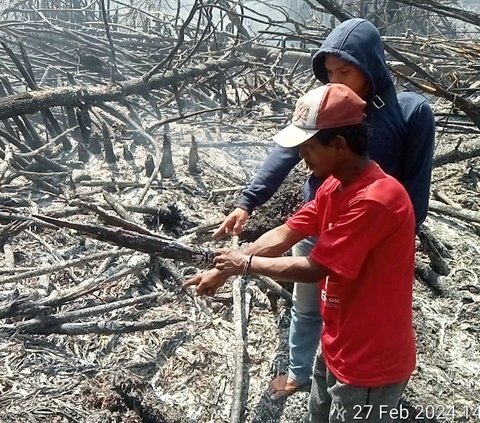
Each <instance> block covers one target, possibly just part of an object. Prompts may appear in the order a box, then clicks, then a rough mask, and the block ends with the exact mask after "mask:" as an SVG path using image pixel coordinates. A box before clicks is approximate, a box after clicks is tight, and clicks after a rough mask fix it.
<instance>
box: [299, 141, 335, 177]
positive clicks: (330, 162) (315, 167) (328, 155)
mask: <svg viewBox="0 0 480 423" xmlns="http://www.w3.org/2000/svg"><path fill="white" fill-rule="evenodd" d="M299 155H300V157H301V158H302V159H303V160H305V163H306V164H307V166H308V168H309V169H310V170H311V171H312V172H313V174H314V175H315V176H316V177H317V178H320V179H325V178H327V177H328V176H330V175H331V174H332V172H333V171H334V169H335V168H336V166H337V163H338V150H337V148H336V146H335V143H334V142H331V143H329V144H328V145H323V144H322V143H321V142H320V141H319V140H317V139H315V137H313V138H310V139H309V140H307V141H305V142H304V143H303V144H300V150H299Z"/></svg>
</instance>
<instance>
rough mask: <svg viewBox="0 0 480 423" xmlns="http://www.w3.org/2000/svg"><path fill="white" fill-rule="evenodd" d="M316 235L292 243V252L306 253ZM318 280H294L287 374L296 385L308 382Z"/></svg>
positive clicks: (316, 333) (316, 335) (317, 327)
mask: <svg viewBox="0 0 480 423" xmlns="http://www.w3.org/2000/svg"><path fill="white" fill-rule="evenodd" d="M316 241H317V238H315V237H309V238H306V239H304V240H303V241H300V242H299V243H298V244H297V245H295V246H294V247H293V250H292V252H293V255H294V256H308V255H309V254H310V251H311V250H312V248H313V246H314V245H315V242H316ZM318 287H319V284H318V282H314V283H300V282H297V283H295V286H294V288H293V297H292V303H293V306H292V321H291V323H290V336H289V346H290V355H289V359H290V360H289V366H288V376H289V377H290V378H292V379H294V380H295V381H296V382H297V383H298V384H299V385H300V386H303V385H305V384H307V383H309V381H310V378H311V376H312V368H313V361H314V358H315V353H316V352H317V348H318V343H319V340H320V331H321V329H322V317H321V316H320V297H319V295H320V294H319V292H318Z"/></svg>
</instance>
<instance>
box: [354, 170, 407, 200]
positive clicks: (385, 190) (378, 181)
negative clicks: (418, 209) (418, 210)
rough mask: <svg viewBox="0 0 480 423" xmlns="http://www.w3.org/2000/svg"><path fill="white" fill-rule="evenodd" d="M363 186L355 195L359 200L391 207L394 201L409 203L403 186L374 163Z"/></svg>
mask: <svg viewBox="0 0 480 423" xmlns="http://www.w3.org/2000/svg"><path fill="white" fill-rule="evenodd" d="M361 185H362V186H361V188H360V187H359V188H360V189H359V190H358V191H357V193H356V195H355V197H356V199H357V200H368V201H373V202H376V203H379V204H383V205H390V204H392V201H400V202H402V201H409V197H408V194H407V191H406V190H405V188H404V187H403V185H402V184H401V183H400V182H398V181H397V180H396V179H395V178H394V177H392V176H390V175H388V174H387V173H385V172H384V171H383V170H382V169H381V168H380V166H379V165H378V164H377V163H375V162H373V163H372V165H371V167H370V169H369V171H368V174H366V175H365V180H364V182H363V183H362V182H361Z"/></svg>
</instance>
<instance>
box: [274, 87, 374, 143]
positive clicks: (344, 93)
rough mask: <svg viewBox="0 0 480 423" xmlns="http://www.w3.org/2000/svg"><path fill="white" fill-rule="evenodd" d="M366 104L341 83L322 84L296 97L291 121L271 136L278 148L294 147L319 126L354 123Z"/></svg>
mask: <svg viewBox="0 0 480 423" xmlns="http://www.w3.org/2000/svg"><path fill="white" fill-rule="evenodd" d="M366 105H367V103H366V102H365V101H364V100H362V99H361V98H360V97H359V96H358V95H357V94H356V93H355V92H354V91H353V90H352V89H350V88H349V87H347V86H346V85H343V84H326V85H323V86H321V87H318V88H315V89H314V90H311V91H309V92H308V93H306V94H305V95H303V96H302V97H300V98H299V99H298V101H297V103H296V105H295V112H294V114H293V119H292V123H291V124H290V125H289V126H287V127H286V128H285V129H283V130H282V131H280V132H279V133H278V134H277V135H275V136H274V137H273V140H274V141H275V142H276V143H277V144H279V145H280V146H282V147H296V146H297V145H300V144H302V143H303V142H305V141H307V140H308V139H309V138H311V137H313V136H314V135H315V134H316V133H317V132H318V131H321V130H322V129H333V128H340V127H343V126H352V125H358V124H360V123H362V122H363V120H364V119H365V115H364V112H365V107H366Z"/></svg>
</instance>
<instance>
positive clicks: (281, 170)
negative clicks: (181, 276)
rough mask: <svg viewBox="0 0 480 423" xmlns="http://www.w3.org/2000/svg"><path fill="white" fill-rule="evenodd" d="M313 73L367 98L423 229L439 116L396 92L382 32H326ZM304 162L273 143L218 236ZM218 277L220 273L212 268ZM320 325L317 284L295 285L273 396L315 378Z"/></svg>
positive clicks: (377, 150)
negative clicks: (286, 354)
mask: <svg viewBox="0 0 480 423" xmlns="http://www.w3.org/2000/svg"><path fill="white" fill-rule="evenodd" d="M313 72H314V74H315V76H316V77H317V79H319V80H320V81H321V82H323V83H328V82H336V83H342V84H345V85H347V86H349V87H350V88H351V89H352V90H353V91H355V92H356V93H357V94H358V95H359V96H360V97H362V98H363V99H364V100H365V101H367V110H366V113H367V119H366V123H367V126H368V130H369V139H370V145H369V155H370V157H371V158H372V159H373V160H375V161H376V162H377V163H378V164H379V165H380V166H381V167H382V169H383V170H384V171H385V172H386V173H388V174H390V175H392V176H394V177H395V178H396V179H398V180H399V181H400V182H401V183H402V184H403V186H404V187H405V189H406V190H407V192H408V194H409V196H410V199H411V201H412V203H413V207H414V211H415V219H416V229H417V231H418V228H419V226H420V225H421V223H422V222H423V221H424V220H425V218H426V215H427V210H428V198H429V191H430V178H431V168H432V157H433V149H434V141H435V120H434V117H433V113H432V110H431V108H430V106H429V104H428V102H427V101H426V100H425V99H424V98H423V97H421V96H419V95H417V94H414V93H411V92H402V93H400V94H398V95H397V94H396V91H395V87H394V84H393V80H392V77H391V75H390V72H389V70H388V66H387V63H386V60H385V55H384V50H383V44H382V40H381V37H380V34H379V32H378V30H377V29H376V28H375V26H373V25H372V24H371V23H370V22H368V21H366V20H364V19H357V18H356V19H350V20H347V21H345V22H343V23H342V24H340V25H339V26H337V27H336V28H335V29H334V30H333V31H332V32H331V33H330V34H329V35H328V37H327V38H326V39H325V41H324V43H323V44H322V47H321V48H320V49H319V51H318V52H317V53H316V54H315V56H314V57H313ZM299 161H300V157H299V154H298V149H296V148H284V147H280V146H278V145H277V146H275V147H274V149H273V150H272V152H271V153H270V155H269V156H268V157H267V159H266V160H265V162H264V164H263V166H262V167H261V169H260V170H259V171H258V173H257V175H256V176H255V178H254V179H253V181H252V183H251V184H250V186H249V187H248V188H247V189H246V190H245V191H244V192H243V194H242V197H241V199H240V201H239V202H238V205H237V208H236V209H235V210H234V211H233V212H232V213H231V214H230V215H229V216H228V217H227V218H226V219H225V221H224V222H223V223H222V225H221V226H220V227H219V228H218V230H217V231H216V232H215V233H214V235H213V236H214V238H220V237H222V236H225V235H236V234H239V233H240V232H241V231H242V228H243V225H244V223H245V222H246V221H247V219H248V217H249V216H250V214H251V213H252V211H253V210H254V209H255V208H256V207H258V206H261V205H262V204H264V203H265V202H266V201H267V200H269V199H270V198H271V197H272V196H273V194H274V193H275V192H276V190H277V189H278V188H279V186H280V185H281V184H282V182H283V181H284V180H285V178H286V177H287V175H288V173H289V172H290V171H291V170H292V169H293V168H294V167H295V165H296V164H297V163H298V162H299ZM322 182H323V181H321V180H319V179H317V178H315V176H314V175H312V176H311V177H310V178H309V179H308V181H307V182H306V184H305V201H310V200H312V199H313V198H314V197H315V193H316V191H317V188H318V187H319V186H320V185H321V183H322ZM369 229H370V228H365V230H369ZM314 244H315V239H311V238H309V239H306V240H304V241H302V242H301V243H299V244H297V246H295V248H294V249H293V254H294V255H301V256H306V255H309V253H310V251H311V249H312V247H313V245H314ZM214 278H220V277H219V276H218V275H215V274H212V279H214ZM321 324H322V320H321V316H320V308H319V293H318V284H315V283H313V284H312V283H311V284H308V283H295V287H294V291H293V307H292V321H291V325H290V338H289V345H290V360H289V368H288V373H287V374H284V375H279V376H277V377H276V378H275V379H274V380H273V381H272V382H271V384H270V389H269V391H270V394H271V398H272V399H280V398H283V397H286V396H288V395H291V394H292V393H294V392H296V391H297V390H298V389H299V388H302V387H304V386H307V385H308V384H309V383H310V377H311V373H312V363H313V359H314V356H315V351H316V349H317V346H318V342H319V337H320V331H321Z"/></svg>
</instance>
